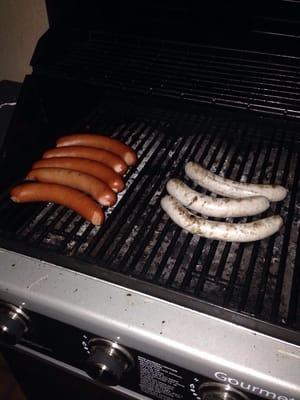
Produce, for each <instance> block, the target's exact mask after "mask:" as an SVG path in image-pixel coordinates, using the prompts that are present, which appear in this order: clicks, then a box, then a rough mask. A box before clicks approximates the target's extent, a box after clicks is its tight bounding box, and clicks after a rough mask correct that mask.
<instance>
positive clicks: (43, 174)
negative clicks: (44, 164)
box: [26, 168, 117, 206]
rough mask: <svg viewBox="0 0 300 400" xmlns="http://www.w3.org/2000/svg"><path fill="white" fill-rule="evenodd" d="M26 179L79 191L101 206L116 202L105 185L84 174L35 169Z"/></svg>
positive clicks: (51, 169)
mask: <svg viewBox="0 0 300 400" xmlns="http://www.w3.org/2000/svg"><path fill="white" fill-rule="evenodd" d="M26 179H29V180H32V181H39V182H43V183H57V184H59V185H65V186H69V187H71V188H73V189H78V190H81V191H82V192H84V193H87V194H89V195H90V196H92V197H93V198H94V199H95V200H96V201H97V202H98V203H100V204H102V205H103V206H112V205H114V204H115V203H116V201H117V196H116V194H115V193H114V192H113V191H112V190H111V188H110V187H109V186H108V185H107V184H106V183H104V182H102V181H100V180H99V179H97V178H95V177H94V176H91V175H88V174H86V173H84V172H79V171H73V170H71V169H64V168H37V169H33V170H31V171H30V172H29V173H28V174H27V176H26Z"/></svg>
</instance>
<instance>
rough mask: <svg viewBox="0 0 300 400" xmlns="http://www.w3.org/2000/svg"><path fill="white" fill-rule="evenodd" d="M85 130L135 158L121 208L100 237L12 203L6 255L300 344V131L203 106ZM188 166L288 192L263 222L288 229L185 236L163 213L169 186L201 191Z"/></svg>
mask: <svg viewBox="0 0 300 400" xmlns="http://www.w3.org/2000/svg"><path fill="white" fill-rule="evenodd" d="M107 110H109V111H107ZM83 128H84V129H85V130H88V131H91V132H105V133H108V134H110V135H111V136H112V137H115V138H118V139H120V140H122V141H124V142H125V143H127V144H129V145H131V146H132V147H133V148H134V149H135V150H136V151H137V153H138V156H139V165H138V166H137V168H132V169H130V170H129V172H128V173H127V175H126V181H127V185H126V190H125V191H124V192H123V193H121V194H119V200H118V203H117V205H115V206H114V207H113V208H111V209H107V210H106V215H107V220H106V222H105V224H104V225H103V226H102V227H100V228H99V227H94V226H93V225H91V224H89V223H87V222H84V221H83V219H82V218H80V217H79V216H78V215H77V214H76V213H74V212H72V211H70V210H67V209H65V208H63V207H61V206H57V205H53V204H51V203H49V204H47V205H41V204H27V205H24V204H22V205H16V204H13V203H12V202H11V201H10V200H9V199H6V200H5V199H4V200H3V201H2V202H1V205H0V207H1V208H0V232H1V245H2V246H5V247H7V248H10V249H14V250H17V251H19V252H23V253H25V254H30V255H33V256H37V257H40V258H43V259H45V260H49V261H55V262H56V263H58V264H60V265H64V266H67V267H69V268H73V269H75V270H79V271H84V272H87V273H89V274H91V275H95V276H100V277H104V278H105V279H108V280H110V281H113V282H117V283H120V282H121V283H123V284H124V285H126V286H128V287H131V288H135V289H139V290H142V291H144V292H146V293H150V294H155V295H157V296H159V297H161V298H165V299H168V300H171V301H173V302H177V303H178V304H181V305H184V306H186V307H190V308H194V309H197V310H201V311H205V312H209V313H211V314H213V315H217V316H220V317H222V318H227V319H229V320H231V321H235V322H238V323H240V324H243V325H245V326H248V327H253V326H255V327H256V329H258V330H260V331H262V332H264V333H272V335H273V336H276V337H279V338H285V339H288V340H290V341H292V342H297V343H298V336H297V331H298V330H299V328H300V306H299V302H300V296H299V292H300V291H299V285H300V278H299V276H300V271H299V266H300V262H299V260H300V258H299V256H300V246H299V245H300V235H299V223H300V194H299V173H300V144H299V137H297V130H298V128H297V125H295V123H294V122H287V121H282V122H279V121H276V123H275V122H274V120H273V119H268V118H264V119H261V118H259V117H257V116H252V117H251V118H250V117H249V116H248V115H247V116H246V115H244V116H243V115H239V116H237V114H233V113H231V112H229V111H224V110H218V109H215V110H213V111H212V110H209V109H206V108H205V107H202V108H198V110H197V112H191V111H189V112H185V111H183V110H182V111H178V110H177V109H172V108H171V107H170V108H166V107H165V108H158V107H156V108H151V107H149V106H147V107H144V106H142V105H137V104H130V103H128V102H127V103H123V102H122V101H119V102H117V101H113V100H107V103H106V104H103V105H101V106H100V108H98V109H97V110H96V111H94V112H93V113H92V114H91V115H90V116H89V117H88V119H87V120H86V121H85V123H84V125H83V126H80V127H78V130H79V131H80V130H82V129H83ZM189 160H196V161H197V162H199V163H201V164H202V165H204V166H205V167H206V168H208V169H210V170H211V171H213V172H216V173H217V174H220V175H222V176H225V177H230V178H232V179H236V180H241V181H244V182H256V183H262V182H264V183H268V182H269V183H275V182H276V183H279V184H282V185H283V186H285V187H287V188H288V189H289V193H288V196H287V198H286V199H285V201H284V202H280V203H273V204H272V207H271V208H270V209H269V210H268V211H267V212H266V213H265V214H264V215H263V216H267V215H271V214H274V213H275V214H280V215H281V216H282V217H283V218H284V227H283V229H282V230H281V231H280V233H279V234H277V235H274V236H272V237H270V238H268V239H265V240H262V241H258V242H254V243H246V244H238V243H224V242H218V241H212V240H207V239H205V238H201V237H198V236H193V235H191V234H189V233H187V232H184V231H183V230H182V229H180V228H178V227H177V226H176V225H175V224H174V223H173V222H171V220H170V219H169V218H168V217H167V215H166V214H165V213H164V212H163V210H162V209H161V208H160V205H159V204H160V199H161V197H162V196H163V195H164V194H165V185H166V182H167V181H168V179H170V178H172V177H180V178H181V179H184V180H185V181H186V182H187V183H188V184H189V185H191V186H193V184H192V182H191V181H189V180H188V179H187V177H185V176H184V164H185V163H186V162H187V161H189ZM193 187H195V186H193ZM197 190H201V189H200V188H199V187H197ZM256 218H259V217H256ZM253 219H254V218H247V219H246V218H238V219H237V218H236V219H234V222H245V221H250V220H253ZM227 220H228V221H233V219H227Z"/></svg>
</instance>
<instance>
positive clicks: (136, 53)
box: [38, 32, 300, 118]
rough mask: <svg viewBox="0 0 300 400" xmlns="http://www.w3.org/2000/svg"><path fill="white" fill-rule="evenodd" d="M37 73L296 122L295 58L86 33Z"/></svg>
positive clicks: (299, 98)
mask: <svg viewBox="0 0 300 400" xmlns="http://www.w3.org/2000/svg"><path fill="white" fill-rule="evenodd" d="M38 71H39V73H43V71H44V72H45V73H46V74H47V75H48V74H49V73H50V74H51V73H52V74H53V73H54V74H58V75H59V76H63V77H67V78H71V77H73V78H75V79H77V80H84V81H88V82H92V83H93V84H100V85H101V86H102V87H108V88H115V89H117V90H126V91H127V92H130V91H131V92H132V91H133V92H135V93H143V94H147V95H151V96H152V95H158V96H164V97H168V98H176V99H184V100H187V101H191V102H195V103H205V104H213V105H220V106H223V107H228V108H234V109H242V110H251V111H255V112H259V113H264V114H272V115H283V116H288V117H292V118H300V95H299V93H300V92H299V90H300V86H299V73H300V64H299V58H298V57H292V56H282V55H275V54H264V53H259V52H254V51H247V50H236V49H226V48H216V47H209V46H204V45H196V44H194V45H193V44H190V43H177V42H171V41H167V40H156V39H147V38H142V37H140V38H139V37H130V36H127V35H123V36H120V35H117V34H111V33H104V32H91V33H90V36H89V39H88V40H86V41H78V42H74V43H73V44H72V45H71V46H70V48H68V49H67V50H65V51H64V52H63V54H62V55H61V56H58V57H57V59H55V60H53V61H52V62H51V64H50V65H49V64H47V66H38Z"/></svg>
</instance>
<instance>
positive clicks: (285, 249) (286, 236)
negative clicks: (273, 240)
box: [271, 147, 299, 321]
mask: <svg viewBox="0 0 300 400" xmlns="http://www.w3.org/2000/svg"><path fill="white" fill-rule="evenodd" d="M291 157H292V147H290V150H289V152H288V156H287V163H286V168H285V171H284V175H283V179H282V180H283V183H284V184H285V183H286V181H287V177H288V173H289V166H290V161H291ZM297 167H298V168H296V175H295V177H294V182H293V186H292V192H291V199H290V204H289V208H288V215H287V218H286V221H285V226H284V237H283V245H282V252H281V257H280V263H279V270H278V276H277V282H276V288H275V293H274V301H273V307H272V313H271V320H273V321H276V319H277V314H278V309H279V306H280V301H281V291H282V285H283V278H284V272H285V264H286V259H287V252H288V244H289V240H290V233H291V225H292V222H293V210H294V207H295V202H296V194H297V189H298V182H299V158H298V163H297ZM279 207H281V205H280V204H279V205H278V208H279Z"/></svg>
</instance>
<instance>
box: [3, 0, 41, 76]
mask: <svg viewBox="0 0 300 400" xmlns="http://www.w3.org/2000/svg"><path fill="white" fill-rule="evenodd" d="M47 28H48V20H47V13H46V5H45V2H44V0H0V80H3V79H9V80H13V81H18V82H22V80H23V79H24V76H25V74H27V73H30V71H31V68H30V66H29V63H30V59H31V56H32V53H33V50H34V48H35V45H36V42H37V40H38V38H39V37H40V36H41V35H42V33H44V32H45V31H46V30H47Z"/></svg>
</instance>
